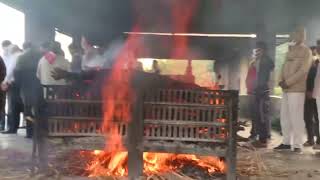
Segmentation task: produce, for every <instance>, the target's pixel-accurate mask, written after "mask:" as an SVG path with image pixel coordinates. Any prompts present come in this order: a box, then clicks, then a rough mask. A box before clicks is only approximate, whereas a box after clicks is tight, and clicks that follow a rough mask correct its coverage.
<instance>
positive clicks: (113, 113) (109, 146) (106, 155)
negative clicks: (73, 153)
mask: <svg viewBox="0 0 320 180" xmlns="http://www.w3.org/2000/svg"><path fill="white" fill-rule="evenodd" d="M181 5H182V6H181ZM196 5H197V0H192V1H191V3H182V4H181V3H173V8H172V10H173V12H172V16H173V18H172V19H173V20H172V21H173V30H174V31H179V32H186V31H187V29H188V26H189V24H190V20H191V18H192V14H193V11H194V10H195V9H196V7H197V6H196ZM182 14H183V15H182ZM139 30H140V28H139V26H138V25H136V26H135V27H134V28H133V32H135V31H139ZM174 44H175V48H174V49H172V56H175V57H180V56H184V55H186V54H187V52H188V39H187V37H184V36H181V37H176V38H175V40H174ZM144 50H145V48H144V47H143V43H142V40H141V39H140V38H139V37H137V36H135V35H130V36H129V37H128V39H127V40H126V43H125V44H124V47H123V48H122V50H121V52H120V53H119V55H118V57H117V58H116V61H115V64H114V66H113V68H112V72H111V74H110V75H109V78H108V79H107V82H106V83H105V84H106V86H105V87H104V92H105V93H104V97H103V99H104V107H103V110H104V122H103V127H102V131H103V132H104V133H105V135H106V142H107V143H106V149H105V150H104V151H92V152H90V153H91V156H93V160H92V161H91V162H90V163H89V164H88V167H87V171H88V172H89V176H91V177H92V176H94V177H97V176H126V175H128V153H127V150H126V148H125V146H123V142H122V137H121V135H120V134H119V133H118V126H117V125H118V124H117V123H119V121H120V122H125V123H129V122H130V121H131V118H132V117H131V116H132V114H131V113H132V107H131V105H132V104H133V102H134V99H135V92H134V90H133V88H132V87H131V85H130V80H131V78H132V76H133V75H134V74H133V73H134V67H135V64H136V61H137V59H138V58H139V57H138V54H139V53H140V52H141V51H144ZM144 54H146V53H144ZM116 122H117V123H116ZM143 160H144V174H146V175H151V174H156V173H164V172H169V171H176V170H178V169H181V168H183V167H184V166H186V165H192V166H196V167H199V168H201V169H203V170H204V171H206V172H208V173H215V172H217V173H224V172H225V170H226V167H225V163H224V161H223V160H220V159H219V158H215V157H199V156H195V155H186V154H164V153H147V152H145V153H144V154H143Z"/></svg>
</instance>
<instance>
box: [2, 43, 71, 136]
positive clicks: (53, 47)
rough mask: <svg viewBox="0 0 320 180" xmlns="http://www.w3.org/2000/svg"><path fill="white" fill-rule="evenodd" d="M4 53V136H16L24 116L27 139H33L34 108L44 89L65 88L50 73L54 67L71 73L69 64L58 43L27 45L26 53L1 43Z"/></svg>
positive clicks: (25, 47)
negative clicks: (21, 117) (43, 86)
mask: <svg viewBox="0 0 320 180" xmlns="http://www.w3.org/2000/svg"><path fill="white" fill-rule="evenodd" d="M2 49H3V56H2V58H0V72H1V73H0V74H1V77H0V79H1V80H2V82H1V93H0V94H1V96H0V102H1V119H0V130H1V131H2V133H3V134H16V133H17V130H18V128H19V124H20V113H23V114H24V118H25V120H26V129H27V135H26V137H27V138H31V137H32V132H33V130H32V121H33V117H34V108H35V106H36V105H37V104H39V102H40V101H41V94H42V85H62V84H64V83H65V81H64V80H59V81H57V80H54V79H53V78H52V77H51V74H50V70H52V69H53V68H55V67H59V68H62V69H66V70H68V69H70V64H69V62H68V61H67V60H66V59H65V58H64V52H63V51H62V49H61V45H60V43H58V42H46V43H43V44H42V45H41V46H40V47H36V46H35V45H33V44H32V43H29V42H26V43H24V44H23V49H20V48H19V47H18V46H17V45H14V44H12V43H11V42H10V41H9V40H5V41H3V42H2ZM6 99H7V102H8V103H7V107H8V110H7V112H6V111H5V103H6ZM6 113H7V129H6V130H5V117H6V116H5V114H6Z"/></svg>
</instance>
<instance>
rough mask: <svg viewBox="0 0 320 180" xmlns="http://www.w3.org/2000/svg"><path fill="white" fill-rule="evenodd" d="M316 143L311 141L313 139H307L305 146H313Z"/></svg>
mask: <svg viewBox="0 0 320 180" xmlns="http://www.w3.org/2000/svg"><path fill="white" fill-rule="evenodd" d="M313 145H314V142H311V141H307V142H305V143H304V144H303V146H304V147H311V146H313Z"/></svg>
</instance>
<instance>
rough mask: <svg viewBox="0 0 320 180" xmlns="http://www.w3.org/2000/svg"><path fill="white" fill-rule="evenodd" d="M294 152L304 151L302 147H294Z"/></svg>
mask: <svg viewBox="0 0 320 180" xmlns="http://www.w3.org/2000/svg"><path fill="white" fill-rule="evenodd" d="M293 152H295V153H302V149H301V148H294V149H293Z"/></svg>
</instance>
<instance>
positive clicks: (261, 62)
mask: <svg viewBox="0 0 320 180" xmlns="http://www.w3.org/2000/svg"><path fill="white" fill-rule="evenodd" d="M256 46H257V49H256V53H255V58H254V61H253V62H252V63H251V64H250V69H249V71H250V72H255V73H251V76H253V77H250V78H247V80H250V81H251V82H250V83H249V82H247V84H250V88H251V89H250V91H251V92H252V95H253V104H252V110H253V122H254V125H255V127H254V128H255V131H256V133H257V135H258V136H259V140H258V141H254V142H253V145H254V146H255V147H262V148H264V147H267V140H268V139H269V137H270V129H271V128H270V126H271V125H270V117H269V115H270V114H269V113H270V112H269V110H270V107H269V106H270V97H269V93H270V76H271V73H272V71H273V69H274V62H273V60H272V59H271V58H270V57H269V56H268V55H267V54H266V53H267V45H266V43H264V42H257V44H256Z"/></svg>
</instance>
